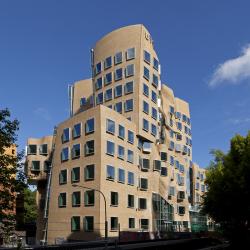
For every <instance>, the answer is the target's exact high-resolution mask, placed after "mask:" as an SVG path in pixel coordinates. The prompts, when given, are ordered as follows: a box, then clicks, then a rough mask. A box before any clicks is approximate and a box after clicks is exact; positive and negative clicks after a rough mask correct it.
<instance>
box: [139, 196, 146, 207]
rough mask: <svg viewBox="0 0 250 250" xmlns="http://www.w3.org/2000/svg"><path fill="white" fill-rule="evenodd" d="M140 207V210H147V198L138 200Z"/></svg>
mask: <svg viewBox="0 0 250 250" xmlns="http://www.w3.org/2000/svg"><path fill="white" fill-rule="evenodd" d="M138 207H139V209H147V199H146V198H139V199H138Z"/></svg>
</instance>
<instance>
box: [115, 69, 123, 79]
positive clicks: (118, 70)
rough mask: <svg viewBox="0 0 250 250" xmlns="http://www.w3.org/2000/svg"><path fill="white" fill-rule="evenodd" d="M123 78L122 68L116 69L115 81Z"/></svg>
mask: <svg viewBox="0 0 250 250" xmlns="http://www.w3.org/2000/svg"><path fill="white" fill-rule="evenodd" d="M121 79H122V68H120V69H116V70H115V81H119V80H121Z"/></svg>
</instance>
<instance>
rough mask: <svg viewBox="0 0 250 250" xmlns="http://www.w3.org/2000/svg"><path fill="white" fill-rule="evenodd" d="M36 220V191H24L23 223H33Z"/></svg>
mask: <svg viewBox="0 0 250 250" xmlns="http://www.w3.org/2000/svg"><path fill="white" fill-rule="evenodd" d="M36 218H37V206H36V191H31V190H30V189H29V188H25V189H24V223H31V222H35V221H36Z"/></svg>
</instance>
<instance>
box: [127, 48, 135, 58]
mask: <svg viewBox="0 0 250 250" xmlns="http://www.w3.org/2000/svg"><path fill="white" fill-rule="evenodd" d="M134 58H135V48H130V49H128V50H127V52H126V59H127V60H131V59H134Z"/></svg>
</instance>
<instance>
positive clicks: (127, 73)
mask: <svg viewBox="0 0 250 250" xmlns="http://www.w3.org/2000/svg"><path fill="white" fill-rule="evenodd" d="M134 73H135V69H134V64H129V65H127V66H126V69H125V77H130V76H133V75H134Z"/></svg>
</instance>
